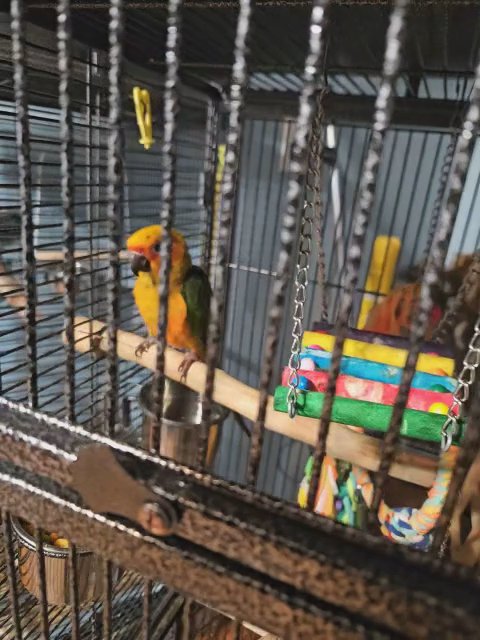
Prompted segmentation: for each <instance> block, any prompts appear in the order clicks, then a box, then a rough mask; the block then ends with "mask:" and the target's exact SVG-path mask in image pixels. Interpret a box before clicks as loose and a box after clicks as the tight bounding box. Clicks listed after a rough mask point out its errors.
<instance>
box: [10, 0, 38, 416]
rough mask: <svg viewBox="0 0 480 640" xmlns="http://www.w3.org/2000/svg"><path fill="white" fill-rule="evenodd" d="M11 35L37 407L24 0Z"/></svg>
mask: <svg viewBox="0 0 480 640" xmlns="http://www.w3.org/2000/svg"><path fill="white" fill-rule="evenodd" d="M10 12H11V33H12V64H13V84H14V93H15V107H16V116H17V117H16V137H17V162H18V177H19V196H20V216H21V220H22V270H23V286H24V290H25V294H26V298H27V304H26V310H25V311H26V314H25V315H26V321H27V327H26V331H25V336H26V350H27V360H28V380H27V384H28V400H29V403H30V405H31V406H32V407H34V408H35V407H37V405H38V380H37V376H38V371H37V332H36V327H35V322H36V305H37V288H36V261H35V250H34V228H33V212H32V189H31V186H32V167H31V160H30V125H29V116H28V95H27V71H26V69H27V64H26V62H27V61H26V51H25V16H24V13H25V10H24V3H23V0H12V2H11V3H10Z"/></svg>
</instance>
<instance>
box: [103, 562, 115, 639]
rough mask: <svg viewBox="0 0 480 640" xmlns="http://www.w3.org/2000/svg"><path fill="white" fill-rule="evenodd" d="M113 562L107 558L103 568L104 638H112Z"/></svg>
mask: <svg viewBox="0 0 480 640" xmlns="http://www.w3.org/2000/svg"><path fill="white" fill-rule="evenodd" d="M112 592H113V580H112V563H111V562H110V561H109V560H107V561H105V566H104V569H103V636H102V638H103V640H111V638H112Z"/></svg>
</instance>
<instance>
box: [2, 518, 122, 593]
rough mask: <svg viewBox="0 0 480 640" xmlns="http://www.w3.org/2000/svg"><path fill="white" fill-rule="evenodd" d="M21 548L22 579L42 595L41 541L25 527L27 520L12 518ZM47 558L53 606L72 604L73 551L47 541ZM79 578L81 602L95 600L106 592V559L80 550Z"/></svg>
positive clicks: (44, 547) (28, 587)
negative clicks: (70, 558)
mask: <svg viewBox="0 0 480 640" xmlns="http://www.w3.org/2000/svg"><path fill="white" fill-rule="evenodd" d="M11 521H12V527H13V530H14V532H15V537H16V541H17V550H18V570H19V573H20V580H21V582H22V584H23V586H24V587H25V589H27V591H29V592H30V593H31V594H32V595H34V596H35V597H36V598H40V576H39V573H38V559H37V553H36V550H37V542H36V540H35V538H33V536H31V535H30V534H29V533H28V531H27V530H26V529H25V527H24V523H22V521H21V520H18V519H17V518H12V519H11ZM43 555H44V558H45V582H46V587H47V602H48V604H52V605H69V604H71V599H70V580H71V575H70V567H69V560H68V555H69V550H68V549H61V548H59V547H55V546H53V545H51V544H48V543H46V542H44V543H43ZM76 560H77V580H78V598H79V602H80V604H81V603H86V602H92V601H94V600H97V599H98V598H101V597H102V595H103V569H104V562H103V560H102V558H100V557H99V556H96V555H94V554H93V553H92V552H91V551H86V550H84V549H77V558H76ZM117 573H118V572H117V570H116V569H115V568H114V569H113V575H112V579H113V580H114V581H116V579H117V578H118V575H117Z"/></svg>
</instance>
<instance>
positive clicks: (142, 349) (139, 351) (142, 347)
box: [135, 336, 158, 358]
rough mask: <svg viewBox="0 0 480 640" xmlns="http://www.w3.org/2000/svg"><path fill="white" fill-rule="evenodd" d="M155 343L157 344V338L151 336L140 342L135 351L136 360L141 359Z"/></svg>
mask: <svg viewBox="0 0 480 640" xmlns="http://www.w3.org/2000/svg"><path fill="white" fill-rule="evenodd" d="M157 342H158V340H157V338H155V337H153V336H151V337H149V338H146V339H145V340H143V342H141V343H140V344H139V345H138V347H137V348H136V349H135V355H136V356H137V358H141V357H142V356H143V354H144V353H147V351H148V350H149V349H150V347H153V346H154V345H155V344H157Z"/></svg>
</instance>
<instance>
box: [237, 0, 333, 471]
mask: <svg viewBox="0 0 480 640" xmlns="http://www.w3.org/2000/svg"><path fill="white" fill-rule="evenodd" d="M329 4H330V1H329V0H316V1H315V2H314V5H313V9H312V14H311V18H310V26H309V48H308V54H307V57H306V60H305V69H304V72H303V88H302V92H301V94H300V98H299V111H298V117H297V121H296V126H295V132H294V139H293V144H292V148H291V156H290V167H289V183H288V193H287V209H286V211H285V214H284V216H283V220H282V231H281V235H280V243H281V244H280V254H279V257H278V263H277V269H276V277H275V280H274V282H273V290H272V294H271V298H270V304H269V308H270V312H269V315H268V323H267V327H268V329H267V338H266V343H265V349H264V356H263V363H262V370H261V374H260V402H259V408H258V413H257V419H256V421H255V424H254V426H253V430H252V439H251V446H250V455H249V460H248V471H247V482H248V483H249V484H254V483H255V482H256V478H257V473H258V468H259V464H260V457H261V453H262V445H263V437H264V431H265V416H266V411H267V402H268V393H269V387H270V383H271V381H272V376H273V367H274V361H275V356H276V353H277V347H278V341H279V337H280V330H281V325H282V320H283V317H284V313H285V302H286V294H287V291H288V286H289V281H290V275H291V270H292V254H293V251H294V248H295V241H296V232H297V223H298V216H299V211H300V205H301V200H302V196H303V189H304V187H303V176H304V174H305V172H306V168H307V152H308V142H309V138H310V133H311V127H312V122H313V117H314V110H315V92H316V90H317V87H318V82H319V80H320V63H321V61H322V59H323V49H324V42H325V35H324V34H325V23H326V9H327V8H328V6H329Z"/></svg>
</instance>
